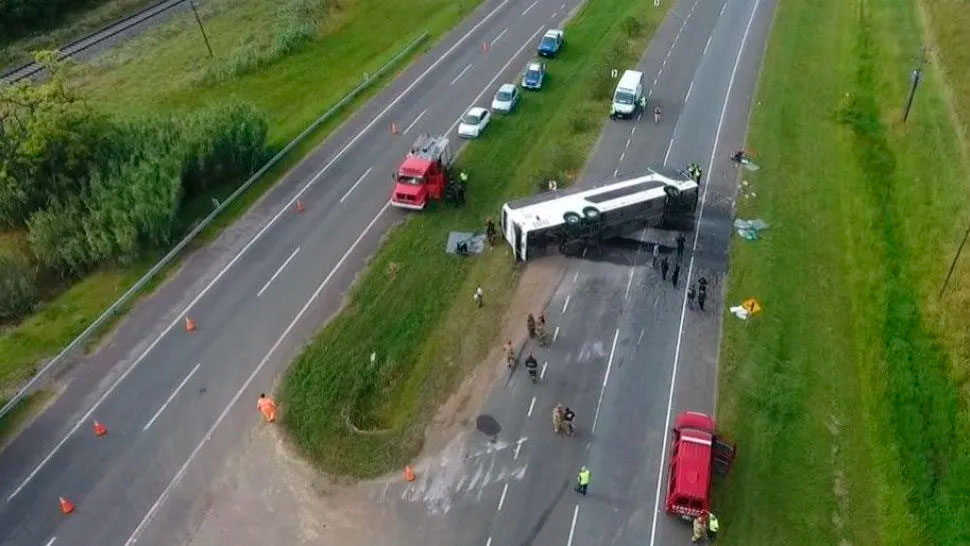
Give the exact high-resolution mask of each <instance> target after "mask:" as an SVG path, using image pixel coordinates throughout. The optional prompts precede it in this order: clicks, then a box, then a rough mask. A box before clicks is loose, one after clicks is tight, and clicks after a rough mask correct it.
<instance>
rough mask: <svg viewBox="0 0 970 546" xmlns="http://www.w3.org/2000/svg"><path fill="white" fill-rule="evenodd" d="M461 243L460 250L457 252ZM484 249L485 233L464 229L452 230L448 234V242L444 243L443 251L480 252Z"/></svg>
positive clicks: (460, 253)
mask: <svg viewBox="0 0 970 546" xmlns="http://www.w3.org/2000/svg"><path fill="white" fill-rule="evenodd" d="M459 245H461V247H462V248H461V252H459V248H458V247H459ZM484 251H485V235H483V234H481V233H468V232H464V231H452V232H451V233H449V234H448V242H447V243H446V244H445V252H448V253H449V254H458V255H461V256H464V255H466V254H481V253H482V252H484Z"/></svg>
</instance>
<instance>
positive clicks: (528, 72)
mask: <svg viewBox="0 0 970 546" xmlns="http://www.w3.org/2000/svg"><path fill="white" fill-rule="evenodd" d="M545 78H546V65H544V64H542V63H541V62H539V61H532V62H531V63H529V65H528V66H526V68H525V74H523V75H522V87H525V88H526V89H541V88H542V80H544V79H545Z"/></svg>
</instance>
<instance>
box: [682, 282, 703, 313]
mask: <svg viewBox="0 0 970 546" xmlns="http://www.w3.org/2000/svg"><path fill="white" fill-rule="evenodd" d="M694 298H697V306H698V307H699V308H700V310H701V311H703V310H704V302H705V301H707V279H705V278H704V277H701V278H699V279H697V289H696V290H695V289H694V285H693V284H692V285H690V287H689V288H688V289H687V308H688V309H693V308H694Z"/></svg>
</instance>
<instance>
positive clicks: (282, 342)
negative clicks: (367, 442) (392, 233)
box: [0, 0, 575, 544]
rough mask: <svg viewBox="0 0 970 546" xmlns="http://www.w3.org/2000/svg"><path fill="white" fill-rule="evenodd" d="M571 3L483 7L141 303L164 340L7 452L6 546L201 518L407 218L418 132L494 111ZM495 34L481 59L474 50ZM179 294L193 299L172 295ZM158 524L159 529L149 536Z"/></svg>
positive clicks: (126, 350)
mask: <svg viewBox="0 0 970 546" xmlns="http://www.w3.org/2000/svg"><path fill="white" fill-rule="evenodd" d="M574 5H575V3H568V2H567V3H563V2H554V3H553V2H536V3H533V2H519V1H518V0H507V1H504V2H491V3H489V4H487V5H486V6H483V8H482V9H480V10H478V12H476V14H475V15H474V16H473V17H472V18H471V21H469V22H468V23H466V24H465V25H464V26H463V28H461V29H459V30H457V31H456V32H455V33H453V34H452V35H451V36H450V37H449V38H446V39H445V40H444V41H443V43H442V44H441V45H439V46H438V47H436V48H435V49H434V50H433V51H432V52H431V53H430V54H429V55H428V56H427V57H426V58H425V59H426V60H425V61H422V62H419V63H417V64H416V65H415V66H414V67H412V68H411V69H409V70H408V71H407V72H406V73H405V75H404V76H402V78H401V79H399V80H398V82H397V83H396V84H394V85H392V86H391V88H390V89H388V90H387V91H386V92H384V93H382V94H380V95H379V96H378V97H377V98H375V100H374V101H372V102H371V103H370V105H368V107H366V108H365V109H364V111H362V112H361V113H360V115H358V116H356V117H355V120H352V121H351V122H350V123H349V124H348V125H347V126H346V127H345V128H344V130H342V131H340V132H338V133H337V134H336V135H334V138H332V139H330V140H329V141H328V143H327V144H326V145H324V146H323V147H322V149H321V150H320V151H318V152H316V153H314V154H313V156H312V157H311V158H310V159H309V160H308V161H307V162H304V163H303V164H302V165H300V166H299V167H297V168H296V169H295V170H294V171H293V172H292V173H290V175H289V176H288V177H287V179H286V180H284V181H283V183H282V184H280V187H279V188H277V190H275V191H273V192H271V194H270V195H269V196H268V198H267V199H266V201H264V203H263V204H262V205H260V206H259V207H257V209H256V210H255V211H254V212H253V214H251V215H249V217H248V221H244V222H243V223H242V227H241V229H240V230H239V231H238V232H235V233H233V232H230V233H228V234H227V235H226V236H224V237H222V238H220V241H217V244H216V247H217V248H216V249H215V251H216V252H209V253H204V254H207V255H205V256H204V257H202V258H199V259H198V260H190V263H189V264H188V265H187V267H186V269H185V271H183V273H186V272H192V273H200V272H201V273H202V274H201V275H199V276H198V280H194V279H191V278H189V279H188V280H183V279H180V278H179V277H182V275H181V274H180V275H178V276H177V277H176V279H175V280H174V281H173V282H172V283H171V284H170V285H169V286H168V287H166V288H171V290H170V291H169V292H166V290H165V289H164V288H163V290H162V291H161V292H160V296H161V295H163V294H168V295H171V296H173V297H171V299H169V302H167V303H168V305H166V302H165V301H162V300H161V298H160V297H156V298H153V301H151V302H150V303H149V304H147V305H146V306H145V308H147V310H146V309H143V308H140V309H136V311H135V313H134V314H133V317H132V319H131V322H135V323H139V324H146V323H148V324H150V325H151V328H148V329H147V331H148V332H150V334H148V335H147V336H145V337H146V338H147V339H152V337H151V336H152V335H153V334H156V333H157V337H154V341H152V342H150V343H149V344H148V346H146V343H148V342H147V341H146V340H145V339H143V338H141V337H140V336H137V334H138V332H131V331H129V330H126V329H125V327H124V326H122V328H121V330H120V331H119V334H118V338H116V340H115V341H114V343H113V345H112V347H111V351H109V352H112V355H113V356H115V355H117V356H121V358H119V362H117V363H116V364H115V363H111V362H105V361H100V362H98V359H94V360H95V362H96V365H95V366H93V367H94V368H97V369H99V370H103V371H105V372H106V374H107V379H102V380H98V379H96V378H92V377H90V376H89V375H88V374H90V370H88V374H85V373H83V372H79V373H78V377H77V378H76V379H73V380H72V381H71V382H70V383H69V385H68V391H69V392H68V393H65V396H63V397H62V398H61V399H60V400H59V401H58V403H57V404H55V406H54V407H52V408H51V410H49V411H48V412H47V413H46V414H45V415H44V416H42V418H41V419H39V420H38V422H37V423H35V424H34V425H33V426H32V427H30V429H28V430H27V431H25V433H24V434H23V435H22V436H21V437H19V438H18V439H17V440H16V441H15V442H14V444H15V446H11V447H14V449H8V450H7V451H5V452H4V453H3V454H2V455H0V467H2V468H3V472H4V483H5V484H9V487H10V490H9V493H8V498H7V502H6V503H4V504H3V505H2V507H0V520H2V528H0V532H2V535H0V536H2V539H3V543H5V544H7V543H9V544H31V543H44V542H46V541H47V540H49V539H50V537H58V540H60V541H61V542H67V543H82V542H91V543H98V544H110V543H124V542H125V541H126V539H128V540H129V542H134V541H136V540H138V542H139V543H165V542H167V541H168V540H169V539H170V538H171V534H172V532H173V529H179V528H181V525H182V524H183V523H185V522H186V521H188V520H190V519H191V518H192V516H193V513H194V512H196V511H197V509H199V508H200V504H199V499H200V497H202V493H203V492H204V490H205V484H206V483H207V481H206V477H207V476H208V475H209V473H210V472H211V471H212V470H213V469H214V468H215V467H216V466H217V465H218V462H219V461H220V460H222V459H223V458H224V457H225V456H227V455H228V454H230V453H231V451H232V446H233V445H237V443H238V442H239V441H240V440H241V438H242V436H243V435H244V431H245V430H246V429H247V427H249V426H251V425H252V423H253V421H254V416H255V412H254V411H253V410H252V408H251V405H252V404H253V403H254V400H255V396H256V394H257V393H258V392H259V391H260V390H268V385H269V382H270V381H271V378H272V377H273V376H274V375H275V374H276V372H277V371H278V370H279V366H280V365H281V363H283V362H286V360H287V359H286V356H287V354H289V353H291V352H292V350H293V349H294V347H295V345H297V344H298V342H299V340H300V339H302V337H303V336H305V335H306V334H308V333H309V332H310V331H312V330H313V329H314V324H317V323H318V322H317V321H318V320H319V319H322V318H324V317H325V316H326V315H327V314H329V313H331V312H332V311H333V310H334V309H336V307H337V305H339V301H340V298H341V296H342V294H343V291H344V290H345V289H346V287H347V286H348V284H349V282H350V281H351V279H352V276H353V273H354V272H355V271H357V270H359V268H360V267H361V266H362V264H363V261H364V259H365V257H366V256H367V255H368V254H369V252H370V251H372V250H373V248H375V246H376V244H377V243H378V240H379V237H380V234H381V233H383V231H385V230H386V229H387V227H389V226H390V225H391V224H392V223H393V222H395V221H397V220H398V219H400V218H401V215H400V214H397V213H395V212H390V211H388V210H387V209H386V198H387V195H388V193H389V191H390V183H389V181H388V180H387V176H386V173H389V172H391V171H392V170H393V168H394V167H395V166H396V164H397V163H398V162H399V161H400V158H401V157H402V156H403V154H404V151H405V150H406V148H407V146H408V145H409V143H410V141H411V134H413V132H416V131H418V130H421V129H419V128H420V127H424V128H426V129H425V130H429V131H439V130H444V129H446V128H452V129H453V127H454V121H455V120H456V119H457V118H458V116H460V115H461V113H462V112H463V111H464V109H465V107H466V106H467V105H468V104H469V103H470V102H472V99H477V101H478V103H479V104H487V101H488V100H489V99H490V95H491V92H493V91H494V89H495V88H497V85H498V83H500V82H499V81H498V80H502V81H504V80H511V79H512V77H513V75H514V74H516V73H517V72H518V70H519V69H520V68H521V65H522V64H524V62H525V61H526V59H527V58H528V55H529V54H530V53H531V51H530V48H531V47H533V46H534V43H535V40H536V38H537V34H538V32H539V31H541V30H542V29H544V28H546V26H548V25H549V24H550V22H554V19H553V16H554V15H556V16H557V17H559V16H561V15H562V14H563V6H566V9H568V8H570V7H572V6H574ZM496 37H497V38H499V39H498V40H496V43H494V44H492V46H491V47H489V49H488V51H487V52H483V51H482V48H481V43H482V42H486V41H488V42H490V41H492V40H495V38H496ZM429 63H431V64H429ZM469 65H471V66H472V69H467V70H466V69H465V67H468V66H469ZM462 71H464V74H461V72H462ZM459 74H460V77H457V76H458V75H459ZM402 87H403V89H402ZM442 96H444V97H449V99H450V100H447V101H442V100H440V97H442ZM523 106H525V105H523ZM376 109H379V110H377V112H376V113H375V110H376ZM418 117H420V120H419V123H417V124H415V126H414V127H413V128H411V129H410V131H409V132H411V134H409V135H406V136H404V137H400V136H394V135H391V134H390V131H389V130H388V128H389V126H390V123H391V122H394V123H395V124H397V125H398V127H403V126H404V125H403V123H404V122H403V121H401V120H414V119H417V118H418ZM366 120H369V121H366ZM365 121H366V123H365ZM496 122H498V121H496ZM362 124H363V125H362ZM408 124H409V125H410V124H411V122H410V121H409V122H408ZM368 168H369V169H372V170H371V171H370V172H368V171H367V169H368ZM365 172H368V174H367V176H364V177H362V175H363V174H364V173H365ZM296 187H300V188H301V189H300V190H299V191H296V192H294V190H295V189H296ZM470 193H471V194H472V195H473V193H474V192H473V191H472V192H470ZM296 197H299V198H300V200H301V202H303V203H305V204H306V210H305V211H304V212H303V213H296V212H294V211H293V210H292V204H293V201H294V200H295V199H296ZM341 200H342V201H343V202H342V203H341ZM341 207H346V209H343V208H341ZM220 243H223V244H225V247H223V248H218V247H219V245H220ZM296 248H300V249H301V250H300V252H298V253H296V254H294V250H295V249H296ZM218 251H221V252H218ZM233 256H235V257H233ZM193 261H195V262H196V263H192V262H193ZM200 261H201V262H203V263H198V262H200ZM284 262H286V264H287V265H286V267H285V268H282V269H281V264H283V263H284ZM274 275H275V277H276V278H275V279H274V280H273V284H271V285H269V286H267V285H266V283H267V281H268V280H269V279H270V278H272V277H273V276H274ZM179 286H181V287H183V288H188V289H189V290H188V293H189V294H193V295H192V296H191V300H189V301H188V302H186V301H185V298H186V297H188V296H184V295H183V296H181V298H180V297H179V295H178V292H175V290H174V287H179ZM264 287H266V288H265V290H263V288H264ZM261 290H263V292H262V294H259V292H260V291H261ZM257 294H259V295H257ZM180 300H181V301H180ZM172 303H175V305H172ZM186 304H187V305H186ZM183 306H185V307H186V308H188V310H189V313H188V314H189V315H190V316H191V317H192V318H193V320H195V321H196V322H197V323H198V325H199V330H198V331H197V332H195V333H192V334H188V333H185V332H183V331H181V328H180V324H181V315H182V312H181V309H182V308H183ZM140 307H141V306H140ZM139 312H141V313H147V314H154V317H151V318H146V317H144V316H136V315H139V314H140V313H139ZM294 316H296V317H297V318H300V319H303V320H294V319H293V317H294ZM152 319H154V320H152ZM126 322H128V321H126ZM126 335H127V336H131V339H124V336H126ZM136 336H137V337H136ZM125 345H127V346H125ZM264 355H265V356H264ZM72 389H74V392H70V391H72ZM78 389H84V391H86V392H77V390H78ZM176 389H177V391H176ZM169 400H171V401H170V402H169ZM239 401H242V404H237V403H236V402H239ZM163 406H164V409H162V408H163ZM54 413H56V414H58V415H57V416H53V415H52V414H54ZM65 415H71V416H72V417H70V418H68V419H66V420H64V416H65ZM58 417H59V418H60V421H61V422H60V423H59V422H58ZM95 417H96V418H98V419H100V420H102V421H104V422H105V423H107V424H108V426H109V430H110V432H109V435H108V437H107V438H105V439H102V440H94V439H93V438H91V437H90V434H86V433H87V431H86V430H84V427H85V426H87V423H88V421H89V420H90V419H91V418H95ZM149 422H151V426H150V427H147V425H148V423H149ZM220 425H221V427H220ZM10 454H17V455H21V457H20V458H13V457H10V456H8V455H10ZM59 495H65V496H69V497H70V498H72V500H74V501H75V502H77V503H78V506H79V510H78V513H77V514H75V515H74V516H72V517H70V518H60V517H59V515H57V514H56V512H55V511H56V498H57V496H59ZM169 499H173V500H176V499H177V502H166V501H169ZM89 507H91V508H93V507H97V508H98V509H96V510H90V509H89ZM104 507H110V508H104ZM156 518H158V519H161V520H164V524H159V525H155V526H154V527H153V526H152V521H153V520H155V519H156ZM159 529H161V530H160V531H159ZM139 539H140V540H139Z"/></svg>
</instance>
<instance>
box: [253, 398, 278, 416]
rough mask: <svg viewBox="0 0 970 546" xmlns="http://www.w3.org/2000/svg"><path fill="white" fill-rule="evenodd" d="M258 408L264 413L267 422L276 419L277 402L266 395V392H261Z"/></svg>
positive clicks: (257, 403)
mask: <svg viewBox="0 0 970 546" xmlns="http://www.w3.org/2000/svg"><path fill="white" fill-rule="evenodd" d="M256 408H257V409H258V410H259V412H260V413H262V414H263V419H266V422H267V423H272V422H274V421H276V402H273V399H272V398H270V397H268V396H266V394H265V393H262V392H261V393H259V400H258V401H257V402H256Z"/></svg>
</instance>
